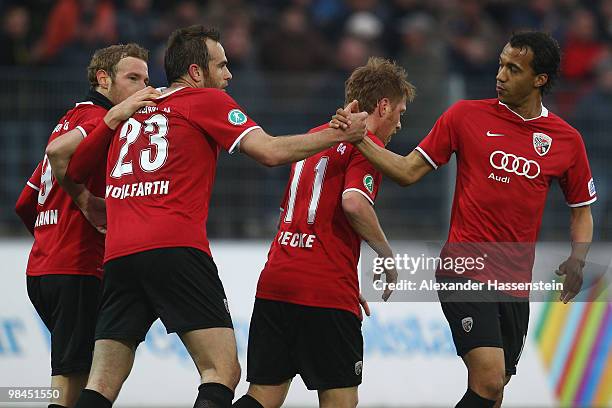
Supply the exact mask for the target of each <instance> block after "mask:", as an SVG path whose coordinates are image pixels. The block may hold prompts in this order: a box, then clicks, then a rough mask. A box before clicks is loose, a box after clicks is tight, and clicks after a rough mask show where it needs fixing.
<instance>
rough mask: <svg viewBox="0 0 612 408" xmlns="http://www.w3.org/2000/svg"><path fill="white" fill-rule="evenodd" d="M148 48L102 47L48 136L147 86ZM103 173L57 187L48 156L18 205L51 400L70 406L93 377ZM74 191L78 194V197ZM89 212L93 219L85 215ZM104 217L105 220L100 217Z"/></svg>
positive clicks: (101, 248)
mask: <svg viewBox="0 0 612 408" xmlns="http://www.w3.org/2000/svg"><path fill="white" fill-rule="evenodd" d="M147 58H148V51H147V50H145V49H143V48H141V47H140V46H138V45H136V44H128V45H113V46H110V47H107V48H103V49H100V50H98V51H96V53H95V54H94V55H93V57H92V59H91V62H90V64H89V67H88V69H87V71H88V79H89V82H90V85H91V89H90V91H89V93H88V94H87V97H86V100H85V101H84V102H80V103H77V104H76V105H75V107H74V108H72V109H70V110H69V111H68V112H67V113H66V114H65V115H64V116H63V117H62V118H61V119H60V121H59V123H58V124H57V126H56V127H55V129H54V130H53V132H52V133H51V136H50V138H49V142H50V143H52V142H53V140H55V139H56V138H57V137H59V136H60V135H62V134H64V133H66V132H68V131H70V130H72V129H78V131H77V132H76V133H77V137H78V138H83V137H85V136H87V134H86V132H85V130H84V128H83V127H82V126H81V125H82V124H84V123H86V122H90V121H92V120H99V119H101V118H102V117H103V116H104V115H105V114H106V112H107V110H108V109H110V108H111V107H112V106H113V104H116V103H119V102H121V101H123V100H124V99H125V98H126V97H128V96H129V95H131V94H132V93H134V92H136V91H138V90H140V89H142V88H144V87H145V86H146V83H147V80H148V70H147ZM104 183H105V180H104V172H103V171H102V170H100V171H99V172H98V173H97V175H96V176H95V177H89V178H87V179H84V180H83V184H81V185H75V184H74V183H69V182H67V184H66V188H67V190H68V191H69V192H70V193H67V192H66V191H64V190H63V189H62V188H60V187H59V186H58V182H57V180H56V179H55V177H54V176H53V173H52V171H51V166H50V165H49V158H48V157H47V156H46V155H45V157H44V159H43V161H42V162H41V163H40V164H39V165H38V167H37V168H36V170H35V171H34V174H33V175H32V177H30V179H29V180H28V182H27V185H26V186H25V188H24V189H23V191H22V193H21V195H20V197H19V199H18V201H17V204H16V207H15V210H16V212H17V214H18V215H19V216H20V217H21V219H22V220H23V222H24V224H25V225H26V227H27V228H28V230H29V231H30V232H31V233H32V234H33V235H34V244H33V246H32V250H31V252H30V256H29V259H28V266H27V270H26V274H27V288H28V295H29V297H30V300H31V301H32V304H33V305H34V307H35V308H36V311H37V312H38V314H39V316H40V317H41V319H42V321H43V322H44V323H45V325H46V326H47V328H48V329H49V331H50V332H51V386H52V387H59V388H61V389H62V394H61V397H60V399H58V400H54V401H53V404H51V405H50V406H55V407H58V406H66V407H72V406H73V405H74V404H75V402H76V399H77V397H78V395H79V393H80V391H81V389H82V388H83V387H84V386H85V384H86V382H87V376H88V373H89V369H90V366H91V360H92V350H93V341H94V329H95V321H96V315H97V307H98V300H99V293H100V289H101V288H100V286H101V285H100V281H101V278H102V258H103V255H104V235H102V234H101V233H100V232H98V231H96V228H95V227H94V226H93V225H92V224H90V222H88V220H89V221H91V222H92V223H93V224H96V225H102V224H103V219H104V201H103V200H102V199H99V200H101V203H100V202H99V201H97V200H96V198H95V197H94V196H97V197H103V195H104ZM71 196H72V197H74V200H73V198H72V197H71ZM86 216H87V218H86ZM100 218H102V221H101V220H100Z"/></svg>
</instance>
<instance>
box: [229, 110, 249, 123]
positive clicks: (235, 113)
mask: <svg viewBox="0 0 612 408" xmlns="http://www.w3.org/2000/svg"><path fill="white" fill-rule="evenodd" d="M227 120H228V121H229V123H231V124H232V125H234V126H240V125H243V124H244V123H245V122H246V121H247V117H246V115H245V114H244V113H242V111H241V110H240V109H232V110H231V111H229V113H228V114H227Z"/></svg>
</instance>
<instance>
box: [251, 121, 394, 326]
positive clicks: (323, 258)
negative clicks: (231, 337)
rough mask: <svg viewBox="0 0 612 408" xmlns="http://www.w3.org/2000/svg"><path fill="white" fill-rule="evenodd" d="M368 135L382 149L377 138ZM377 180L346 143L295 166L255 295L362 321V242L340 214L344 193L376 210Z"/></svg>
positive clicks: (368, 166) (378, 180)
mask: <svg viewBox="0 0 612 408" xmlns="http://www.w3.org/2000/svg"><path fill="white" fill-rule="evenodd" d="M326 127H327V125H324V126H320V127H318V128H316V129H313V130H311V132H316V131H319V130H322V129H325V128H326ZM368 135H369V137H370V138H371V139H372V140H373V141H374V142H375V143H377V144H378V145H380V146H383V144H382V143H381V142H380V140H378V138H376V136H375V135H373V134H372V133H369V134H368ZM381 178H382V177H381V175H380V173H378V172H377V171H376V170H375V169H374V168H373V167H372V165H371V164H370V163H369V162H368V161H367V160H366V159H365V158H364V157H363V156H362V155H361V153H359V150H357V149H356V148H355V147H354V146H353V145H351V144H347V143H340V144H337V145H335V146H332V147H330V148H329V149H327V150H324V151H322V152H321V153H318V154H316V155H314V156H311V157H309V158H307V159H305V160H302V161H299V162H297V163H294V164H293V165H292V167H291V175H290V179H289V183H288V185H287V190H286V193H285V198H284V199H283V202H282V204H281V207H282V208H281V218H280V221H279V230H278V233H277V235H276V238H275V239H274V241H273V242H272V246H271V247H270V252H269V253H268V261H267V262H266V265H265V267H264V269H263V271H262V272H261V276H260V277H259V282H258V284H257V295H256V296H257V297H258V298H262V299H269V300H277V301H283V302H289V303H297V304H300V305H306V306H316V307H327V308H335V309H343V310H348V311H350V312H352V313H354V314H356V315H357V316H359V317H361V310H360V308H359V299H358V297H359V280H358V277H357V263H358V262H359V252H360V248H361V237H360V236H359V235H358V234H357V233H356V232H355V231H354V230H353V228H352V227H351V225H350V224H349V222H348V220H347V218H346V216H345V215H344V211H343V209H342V194H344V193H345V192H347V191H355V192H358V193H360V194H362V195H363V196H364V197H365V198H367V199H368V201H369V202H370V203H371V204H372V205H374V200H375V198H376V195H377V193H378V187H379V185H380V181H381Z"/></svg>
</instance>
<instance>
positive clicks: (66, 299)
mask: <svg viewBox="0 0 612 408" xmlns="http://www.w3.org/2000/svg"><path fill="white" fill-rule="evenodd" d="M28 292H29V295H30V298H31V299H32V303H33V304H34V305H35V307H36V309H37V311H38V313H39V315H40V316H41V318H43V321H44V322H45V324H46V325H47V328H49V330H50V333H51V386H52V387H54V388H59V389H60V390H61V393H60V397H59V398H57V399H53V400H52V401H51V403H52V405H54V406H62V407H72V406H74V404H75V403H76V400H77V398H78V396H79V394H80V392H81V390H82V389H83V388H84V386H85V384H86V382H87V376H88V373H89V369H90V367H91V361H92V349H93V342H94V331H95V322H96V315H97V309H98V299H99V294H100V280H99V279H98V278H96V277H94V276H80V275H45V276H38V277H29V278H28Z"/></svg>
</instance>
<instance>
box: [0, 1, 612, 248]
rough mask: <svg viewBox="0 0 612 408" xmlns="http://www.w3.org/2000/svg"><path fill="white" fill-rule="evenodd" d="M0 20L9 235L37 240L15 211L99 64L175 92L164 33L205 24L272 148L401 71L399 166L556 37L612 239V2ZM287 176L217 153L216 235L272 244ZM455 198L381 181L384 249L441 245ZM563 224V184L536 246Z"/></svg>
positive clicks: (269, 5)
mask: <svg viewBox="0 0 612 408" xmlns="http://www.w3.org/2000/svg"><path fill="white" fill-rule="evenodd" d="M0 21H1V26H0V129H1V132H0V140H1V144H0V146H1V149H0V172H1V173H0V174H1V177H0V194H1V197H0V210H1V211H0V236H14V235H22V234H25V233H26V230H25V229H24V228H23V227H22V226H21V225H20V224H19V221H18V219H17V217H16V216H14V214H13V210H12V209H13V205H14V202H15V200H16V198H17V196H18V195H19V192H20V191H21V189H22V188H23V186H24V183H25V181H26V180H27V178H28V177H29V175H30V174H31V172H32V170H33V169H34V168H35V166H36V164H37V162H38V161H40V160H41V159H42V157H43V155H44V148H45V145H46V141H47V138H48V136H49V134H50V131H51V129H52V128H53V127H54V126H55V124H56V121H57V120H58V119H59V117H60V116H61V115H62V114H63V113H64V112H65V111H66V110H67V109H69V108H71V107H72V106H73V104H74V102H77V101H80V100H82V98H83V96H84V95H85V93H86V91H87V81H86V71H85V67H86V66H87V63H88V62H89V59H90V57H91V55H92V53H93V51H94V50H95V49H97V48H100V47H104V46H106V45H109V44H113V43H117V42H123V43H126V42H137V43H139V44H141V45H142V46H144V47H147V48H148V49H149V50H150V51H151V58H150V62H149V74H150V78H151V83H152V84H153V85H155V86H165V85H166V81H165V76H164V72H163V64H162V61H163V53H164V47H165V41H166V39H167V37H168V35H169V34H170V33H171V32H172V31H173V30H174V29H176V28H177V27H183V26H187V25H191V24H200V23H201V24H208V25H213V26H216V27H218V28H219V29H220V30H221V33H222V39H221V40H222V44H223V46H224V47H225V51H226V54H227V56H228V59H229V68H230V70H231V71H232V74H233V76H234V79H233V80H232V81H231V83H230V87H229V89H228V90H229V92H230V94H231V95H232V96H233V97H234V98H235V99H236V100H237V101H238V103H239V104H240V105H242V106H243V107H244V108H245V110H246V111H247V113H248V114H249V116H251V117H252V118H253V119H254V120H255V121H257V122H258V123H259V124H261V125H262V126H263V127H264V129H266V130H267V131H268V132H269V133H272V134H285V133H298V132H304V131H307V130H308V129H310V128H312V127H315V126H317V125H319V124H321V123H324V122H326V121H327V120H329V117H330V115H331V114H332V113H333V112H334V110H335V109H336V108H337V107H339V106H341V105H342V104H343V101H344V92H343V88H344V81H345V80H346V78H347V77H348V75H349V74H350V72H351V71H352V70H353V69H354V68H356V67H357V66H360V65H362V64H364V63H365V62H366V61H367V58H368V57H369V56H372V55H377V56H385V57H388V58H392V59H394V60H396V61H398V62H399V63H400V64H402V65H403V66H404V67H405V68H406V70H407V72H408V75H409V79H410V80H411V81H412V82H413V83H414V85H415V86H416V87H417V93H418V96H417V98H416V100H415V102H414V103H413V104H411V105H410V106H409V107H408V112H407V113H406V115H405V116H404V118H403V129H402V131H401V132H399V133H398V134H397V135H396V136H395V138H394V140H393V142H392V143H391V144H390V145H389V148H390V149H391V150H394V151H396V152H399V153H403V154H406V153H407V152H408V151H410V150H411V149H412V148H414V146H415V145H416V144H417V143H418V142H419V141H420V140H421V139H422V138H423V137H424V136H425V135H426V134H427V132H428V131H429V129H430V128H431V126H432V125H433V123H434V122H435V120H436V118H437V117H438V116H439V115H440V114H441V113H442V112H443V111H444V110H445V109H446V108H447V107H448V106H449V105H450V104H451V103H452V102H454V101H456V100H457V99H462V98H468V99H476V98H493V97H495V74H496V71H497V63H498V55H499V52H500V50H501V49H502V48H503V45H504V44H505V42H506V41H507V39H508V38H509V35H510V34H511V33H512V32H513V31H519V30H523V29H537V30H545V31H547V32H549V33H551V34H552V35H553V36H554V37H555V38H556V39H557V40H558V41H559V43H560V45H561V48H562V51H563V64H562V67H561V80H560V81H559V83H558V84H557V87H556V88H555V89H554V90H553V92H552V93H551V95H548V96H547V97H546V98H545V105H546V106H547V107H548V108H549V110H551V111H552V112H555V113H557V114H559V115H560V116H561V117H563V118H564V119H566V120H567V121H568V122H570V124H572V125H573V126H574V127H576V128H578V129H579V130H580V131H581V132H582V134H583V137H584V140H585V143H586V146H587V150H588V153H589V156H590V160H591V166H592V170H593V174H594V178H595V181H596V186H597V190H598V195H599V201H598V202H597V203H595V204H594V205H593V213H594V218H595V225H596V239H600V240H609V239H610V238H611V237H612V216H611V210H610V208H611V206H610V198H609V194H610V192H609V191H608V190H609V188H608V186H609V184H610V182H611V181H612V170H611V169H612V166H611V165H610V157H611V156H612V139H610V129H611V128H612V0H593V1H576V0H532V1H510V0H489V1H485V0H427V1H423V0H292V1H290V0H253V1H245V0H209V1H192V0H183V1H161V0H156V1H155V0H123V1H121V0H115V1H111V0H59V1H50V0H20V1H7V0H0ZM552 137H553V139H554V135H552ZM288 169H289V167H288V166H285V167H282V168H277V169H266V168H264V167H262V166H259V165H257V164H256V163H255V162H253V161H252V160H250V159H249V158H247V157H243V156H240V155H238V156H232V157H230V156H228V155H226V154H222V157H221V160H220V168H219V171H218V173H217V182H216V186H215V190H214V193H213V201H212V203H211V204H212V206H211V214H210V217H209V231H210V235H211V236H212V237H216V238H270V237H272V236H273V234H274V228H275V225H276V219H277V217H278V203H279V200H280V198H281V196H282V193H283V191H284V188H285V184H286V182H287V175H288ZM453 185H454V168H453V166H452V165H449V166H446V168H443V169H441V170H438V171H437V172H436V173H434V174H430V175H428V176H427V177H426V178H425V179H424V180H423V181H421V182H420V183H419V184H418V185H416V186H413V187H410V188H407V189H402V188H399V187H397V186H395V185H394V184H393V183H391V182H388V181H385V184H384V185H383V187H382V190H381V192H380V195H379V201H378V203H377V209H378V213H379V216H380V218H381V222H382V224H383V227H384V228H385V229H386V230H387V232H388V235H389V236H390V237H391V238H396V239H442V238H444V237H445V236H446V232H447V229H448V218H449V209H450V201H451V198H452V194H453ZM568 219H569V210H568V209H567V206H566V205H565V202H564V199H563V196H562V194H561V193H560V191H559V188H558V186H556V185H555V187H554V188H553V191H552V192H551V194H550V196H549V203H548V208H547V210H546V213H545V219H544V223H543V228H542V234H541V238H543V239H552V240H565V239H568V235H569V233H568Z"/></svg>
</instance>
